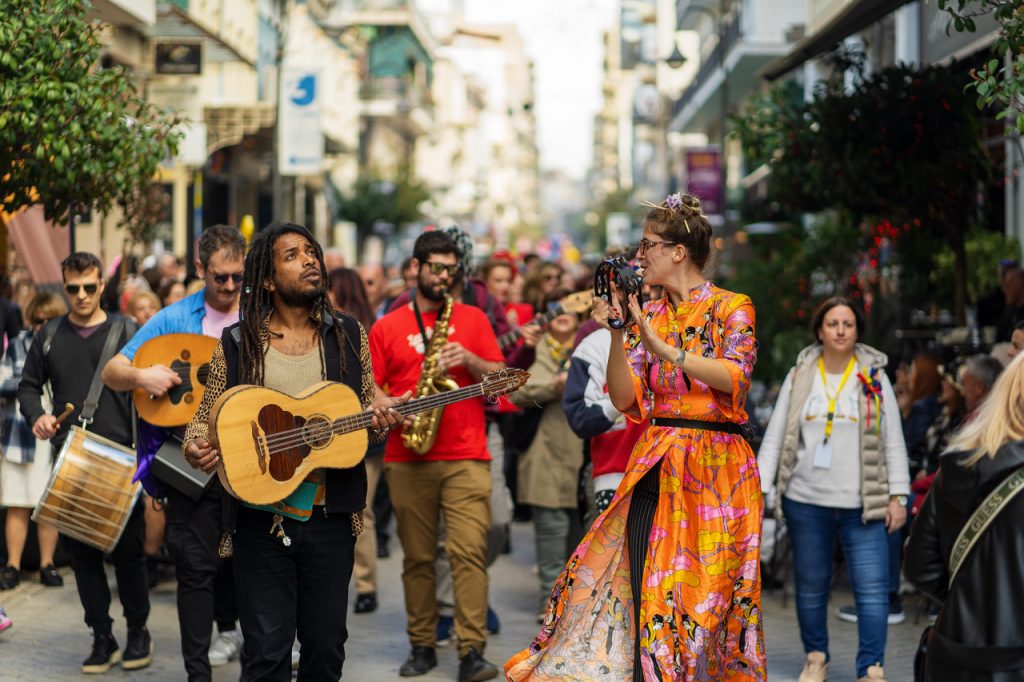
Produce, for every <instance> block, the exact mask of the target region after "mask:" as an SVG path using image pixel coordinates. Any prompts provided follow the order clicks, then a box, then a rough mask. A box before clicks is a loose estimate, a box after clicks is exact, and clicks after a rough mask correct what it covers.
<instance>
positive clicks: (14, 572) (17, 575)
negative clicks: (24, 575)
mask: <svg viewBox="0 0 1024 682" xmlns="http://www.w3.org/2000/svg"><path fill="white" fill-rule="evenodd" d="M20 582H21V571H20V570H18V569H17V568H15V567H14V566H4V570H3V571H0V590H13V589H14V588H15V587H17V586H18V583H20Z"/></svg>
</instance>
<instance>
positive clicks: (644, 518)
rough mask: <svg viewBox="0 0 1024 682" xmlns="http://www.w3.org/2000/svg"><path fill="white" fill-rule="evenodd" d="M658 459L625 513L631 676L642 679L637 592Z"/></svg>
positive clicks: (654, 504)
mask: <svg viewBox="0 0 1024 682" xmlns="http://www.w3.org/2000/svg"><path fill="white" fill-rule="evenodd" d="M660 474H661V461H660V460H659V461H658V463H657V464H655V465H654V466H653V467H651V469H650V471H648V472H647V473H646V474H644V476H643V478H641V479H640V480H639V481H638V482H637V484H636V487H634V488H633V498H632V500H630V503H629V513H628V514H627V515H626V545H627V547H626V549H627V550H628V551H629V585H630V588H632V590H633V622H634V624H635V626H634V628H633V680H634V682H642V681H643V679H644V674H643V671H642V668H641V667H640V631H641V630H642V629H643V624H642V623H641V622H640V595H641V594H643V579H644V566H645V565H646V564H647V553H648V549H649V548H650V544H651V527H652V526H653V525H654V511H655V510H656V509H657V508H658V493H659V485H660V479H659V476H660Z"/></svg>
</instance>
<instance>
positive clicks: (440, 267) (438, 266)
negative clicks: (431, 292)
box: [424, 263, 462, 278]
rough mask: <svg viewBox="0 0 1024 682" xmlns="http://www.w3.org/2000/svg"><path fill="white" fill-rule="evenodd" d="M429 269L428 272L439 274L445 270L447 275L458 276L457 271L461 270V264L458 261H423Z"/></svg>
mask: <svg viewBox="0 0 1024 682" xmlns="http://www.w3.org/2000/svg"><path fill="white" fill-rule="evenodd" d="M424 265H426V266H427V267H428V268H429V269H430V274H432V275H435V276H436V275H440V274H441V273H442V272H447V273H448V276H449V277H452V278H454V277H458V275H459V273H460V272H462V266H461V265H459V264H458V263H455V264H454V265H448V264H447V263H424Z"/></svg>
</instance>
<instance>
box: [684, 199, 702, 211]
mask: <svg viewBox="0 0 1024 682" xmlns="http://www.w3.org/2000/svg"><path fill="white" fill-rule="evenodd" d="M682 200H683V204H684V205H685V206H687V207H689V208H692V209H693V210H694V211H695V212H696V213H700V212H701V210H700V199H698V198H697V197H695V196H693V195H692V194H683V195H682Z"/></svg>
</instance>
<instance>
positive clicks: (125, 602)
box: [61, 503, 149, 635]
mask: <svg viewBox="0 0 1024 682" xmlns="http://www.w3.org/2000/svg"><path fill="white" fill-rule="evenodd" d="M144 536H145V521H144V520H143V515H142V504H141V503H138V504H136V505H135V509H133V510H132V513H131V516H129V517H128V523H127V524H126V525H125V528H124V533H122V534H121V539H120V540H118V542H117V545H116V546H115V547H114V551H113V552H111V553H110V556H111V558H112V559H113V560H114V576H115V577H116V578H117V594H118V597H119V598H120V600H121V607H122V608H123V609H124V618H125V620H126V621H128V627H129V628H139V627H143V626H144V625H145V624H146V619H147V618H148V617H149V585H148V581H147V580H146V555H145V554H144V553H143V551H142V543H143V539H144ZM61 540H62V542H63V543H64V549H65V550H67V552H68V554H69V555H71V568H72V569H73V570H74V572H75V583H76V584H77V585H78V598H79V599H80V600H81V601H82V608H84V609H85V624H86V625H88V626H89V627H90V628H92V631H93V634H94V635H105V634H110V633H111V626H112V625H113V623H114V621H113V620H112V619H111V618H110V586H109V585H108V584H107V572H106V569H105V568H104V566H103V552H102V551H100V550H98V549H96V548H95V547H90V546H89V545H86V544H84V543H81V542H79V541H78V540H74V539H72V538H69V537H67V536H65V535H61Z"/></svg>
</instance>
